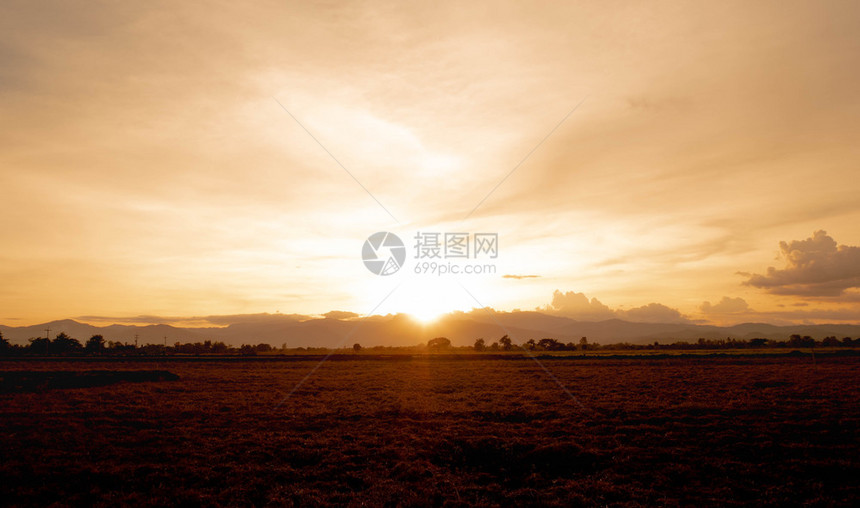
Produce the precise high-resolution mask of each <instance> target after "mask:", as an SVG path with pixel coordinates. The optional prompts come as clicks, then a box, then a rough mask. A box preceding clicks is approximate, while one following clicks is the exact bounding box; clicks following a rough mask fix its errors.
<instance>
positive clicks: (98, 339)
mask: <svg viewBox="0 0 860 508" xmlns="http://www.w3.org/2000/svg"><path fill="white" fill-rule="evenodd" d="M84 349H86V350H87V351H89V352H91V353H97V352H99V351H104V349H105V338H104V337H102V336H101V335H93V336H92V337H90V338H89V339H88V340H87V343H86V345H85V346H84Z"/></svg>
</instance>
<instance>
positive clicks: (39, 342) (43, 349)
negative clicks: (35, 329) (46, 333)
mask: <svg viewBox="0 0 860 508" xmlns="http://www.w3.org/2000/svg"><path fill="white" fill-rule="evenodd" d="M29 342H30V345H29V346H27V352H28V353H30V354H34V355H46V354H48V350H49V348H50V347H51V339H48V338H45V337H38V338H35V339H29Z"/></svg>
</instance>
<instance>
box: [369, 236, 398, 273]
mask: <svg viewBox="0 0 860 508" xmlns="http://www.w3.org/2000/svg"><path fill="white" fill-rule="evenodd" d="M361 259H362V261H364V266H366V267H367V269H368V270H370V271H371V272H373V273H375V274H376V275H391V274H393V273H397V271H398V270H400V267H401V266H403V262H404V261H406V247H405V246H404V245H403V241H402V240H401V239H400V238H399V237H398V236H397V235H395V234H394V233H389V232H387V231H380V232H378V233H373V234H372V235H370V236H369V237H368V238H367V240H365V241H364V246H363V247H362V248H361Z"/></svg>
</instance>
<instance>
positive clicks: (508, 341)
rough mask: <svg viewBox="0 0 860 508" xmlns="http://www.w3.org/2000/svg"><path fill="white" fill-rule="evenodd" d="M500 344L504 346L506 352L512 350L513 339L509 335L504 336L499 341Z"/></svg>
mask: <svg viewBox="0 0 860 508" xmlns="http://www.w3.org/2000/svg"><path fill="white" fill-rule="evenodd" d="M499 344H500V345H501V346H502V349H503V350H504V351H510V350H511V338H510V337H508V336H507V335H503V336H502V338H501V339H499Z"/></svg>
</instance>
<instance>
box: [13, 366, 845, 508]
mask: <svg viewBox="0 0 860 508" xmlns="http://www.w3.org/2000/svg"><path fill="white" fill-rule="evenodd" d="M315 365H316V363H315V362H314V361H307V360H301V361H248V362H243V361H218V360H212V361H207V362H183V361H167V362H160V363H159V362H155V361H152V362H139V361H138V362H124V361H121V360H116V361H113V362H110V363H106V362H98V363H87V362H58V361H53V362H42V363H36V362H10V361H6V362H0V370H3V371H14V370H27V371H35V370H44V371H57V370H68V371H84V370H94V369H99V370H104V369H111V370H113V371H130V370H168V371H170V372H171V373H174V374H177V375H179V377H180V379H179V380H177V381H171V382H167V383H164V382H161V383H157V382H151V383H150V382H143V383H120V384H112V385H109V386H95V387H87V388H71V389H44V390H37V391H33V392H27V393H5V394H0V423H2V431H0V450H2V452H0V453H2V458H3V460H2V463H0V475H2V477H3V481H2V482H0V499H2V500H3V502H4V503H6V504H12V505H16V504H20V505H34V504H37V505H46V504H50V503H54V502H59V503H63V504H65V503H71V504H95V505H115V504H118V503H126V504H145V505H168V504H169V505H174V504H181V505H186V506H197V505H254V506H264V505H302V506H307V505H323V504H331V503H337V504H355V505H358V504H370V505H397V504H401V505H424V506H430V505H442V504H449V505H466V504H479V505H500V504H504V505H507V504H547V505H565V506H569V505H607V504H609V505H655V504H658V505H717V504H718V505H733V504H756V505H786V504H787V505H797V504H813V505H816V504H818V505H844V506H849V505H856V503H857V501H858V494H860V489H858V487H857V485H858V482H857V479H858V478H860V474H858V473H860V460H858V457H860V438H858V432H857V431H858V428H860V426H858V424H859V423H860V403H858V402H857V401H858V400H860V382H858V380H860V376H858V374H860V359H856V358H830V359H825V360H819V361H818V362H817V363H816V364H815V365H813V364H812V363H811V362H810V361H809V359H804V358H780V359H774V358H744V359H731V358H726V359H718V358H708V359H701V360H697V359H690V358H685V359H663V360H619V361H615V360H559V359H556V360H552V361H549V362H547V363H546V366H547V368H548V369H549V370H550V371H551V372H552V374H553V376H555V377H556V378H557V379H558V380H560V381H561V382H562V383H563V384H564V385H566V386H567V387H568V388H569V389H570V391H571V393H572V394H573V395H574V397H575V399H576V400H574V399H572V398H571V397H570V396H568V395H567V394H566V393H565V392H564V391H563V390H561V389H560V388H559V386H558V385H557V384H556V383H555V382H554V381H553V380H552V379H551V378H550V377H549V376H548V375H547V374H546V373H545V372H544V371H543V370H542V369H541V368H540V367H539V366H537V364H535V363H534V362H533V361H531V360H527V359H517V360H493V359H491V358H490V359H487V358H484V359H450V358H415V359H411V358H403V359H388V360H382V359H379V360H377V359H371V360H356V361H350V360H344V361H336V362H327V363H325V364H323V365H322V366H321V367H320V368H319V370H317V371H316V372H315V373H314V374H313V375H312V376H310V377H308V379H307V381H306V382H305V383H304V384H303V385H302V386H301V387H300V388H298V389H297V390H296V391H295V392H294V393H293V395H292V396H291V397H289V398H286V399H285V396H286V395H287V394H288V393H290V391H291V390H292V389H293V388H294V387H295V386H296V384H297V383H299V382H300V381H301V380H302V379H303V378H304V377H305V376H306V375H307V374H308V373H309V372H311V370H312V369H313V368H314V366H315Z"/></svg>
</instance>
